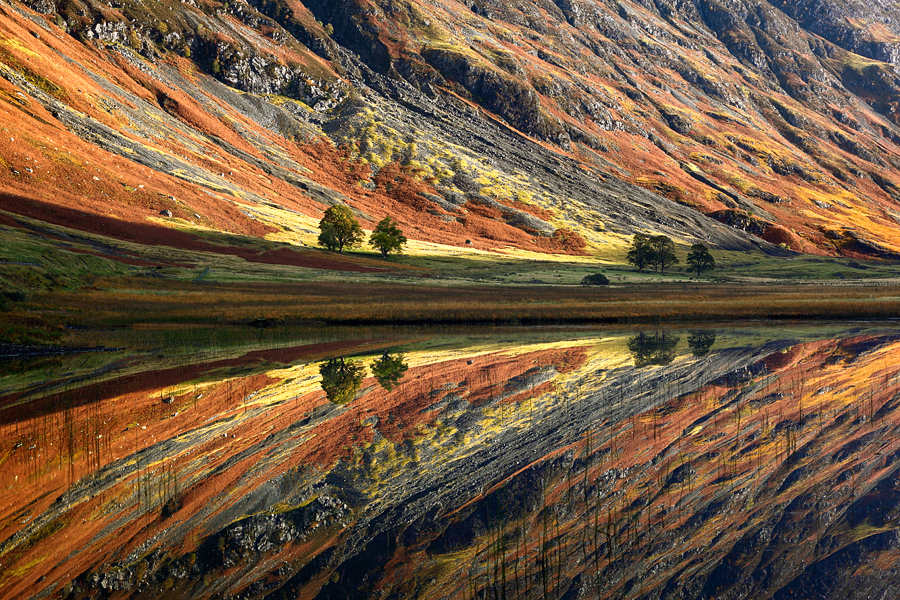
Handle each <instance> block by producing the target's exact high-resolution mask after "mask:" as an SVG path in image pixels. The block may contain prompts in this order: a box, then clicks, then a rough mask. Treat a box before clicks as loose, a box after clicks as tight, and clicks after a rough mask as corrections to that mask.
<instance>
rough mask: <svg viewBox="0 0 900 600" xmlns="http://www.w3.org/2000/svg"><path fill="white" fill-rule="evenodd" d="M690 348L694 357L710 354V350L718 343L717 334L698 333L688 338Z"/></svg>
mask: <svg viewBox="0 0 900 600" xmlns="http://www.w3.org/2000/svg"><path fill="white" fill-rule="evenodd" d="M687 343H688V346H689V347H690V348H691V352H693V353H694V356H696V357H698V358H699V357H701V356H706V355H707V354H709V349H710V348H712V345H713V344H715V343H716V334H714V333H705V332H702V331H697V332H695V333H692V334H691V335H689V336H688V339H687Z"/></svg>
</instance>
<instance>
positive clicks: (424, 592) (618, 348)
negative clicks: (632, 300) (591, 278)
mask: <svg viewBox="0 0 900 600" xmlns="http://www.w3.org/2000/svg"><path fill="white" fill-rule="evenodd" d="M786 334H789V335H786ZM412 337H416V336H412ZM412 337H411V338H410V339H411V341H410V342H408V343H399V344H398V343H397V342H396V341H390V340H388V341H381V342H378V341H373V340H368V341H362V342H360V343H357V344H354V343H352V342H346V343H343V342H342V343H340V344H339V345H336V346H331V347H323V346H321V345H313V346H297V347H293V348H283V349H280V350H279V351H278V352H279V355H278V357H277V360H276V357H275V356H274V355H266V360H260V356H259V355H258V354H254V353H246V354H244V355H242V356H241V357H234V358H230V359H228V360H229V361H234V362H229V363H228V364H224V365H223V364H222V363H221V361H215V360H213V361H209V362H207V363H204V364H203V365H194V366H192V369H191V370H190V371H189V372H188V371H185V372H184V373H183V374H182V376H179V377H173V378H171V379H165V378H161V379H160V380H159V383H160V385H158V386H156V387H153V386H152V385H144V386H135V385H132V384H131V379H130V377H132V375H128V374H125V375H123V376H122V377H120V378H118V379H117V378H115V377H109V376H107V378H106V380H105V381H104V382H103V384H102V385H104V386H106V387H104V388H103V389H104V390H105V391H104V393H102V394H100V393H96V392H94V391H92V390H94V389H95V388H92V387H91V385H90V383H89V382H85V384H84V385H81V386H80V387H79V388H78V389H77V390H72V391H69V392H56V393H54V394H51V395H48V396H45V397H44V398H42V399H41V398H37V399H33V400H29V401H27V402H25V401H22V400H21V399H20V400H19V401H16V402H9V401H6V402H5V403H4V404H3V406H5V407H6V408H5V409H4V410H3V411H2V417H3V421H2V425H0V427H2V433H3V435H2V441H0V456H2V457H3V458H2V461H0V479H2V481H4V482H6V483H5V484H4V488H3V494H2V496H0V499H2V505H0V540H2V541H0V562H2V563H3V565H4V569H3V575H2V576H0V577H2V580H0V597H2V598H18V597H21V596H23V595H32V594H36V593H43V594H44V595H47V596H52V597H70V598H86V597H97V596H98V595H99V596H100V597H122V598H126V597H138V596H140V597H159V598H163V597H185V598H213V597H224V596H237V597H244V598H298V597H304V598H315V597H318V598H339V597H340V598H345V597H351V598H369V597H372V598H374V597H383V596H384V595H388V596H396V597H420V598H448V597H449V598H473V597H474V598H494V597H496V598H501V597H502V598H513V597H515V598H564V597H573V598H574V597H599V598H645V597H646V598H659V597H672V598H676V597H690V598H713V597H715V598H725V597H733V598H756V597H772V596H773V595H775V597H790V594H791V593H795V592H799V591H801V590H802V591H803V593H807V592H808V591H809V590H810V589H815V590H819V591H818V592H816V593H817V594H818V596H821V597H842V596H835V595H834V594H835V593H836V592H835V590H837V589H855V588H857V587H858V588H859V589H866V590H870V591H871V590H881V591H883V592H884V593H887V594H888V595H891V594H890V593H889V592H890V591H892V590H893V588H892V587H891V586H892V585H894V584H893V583H892V582H893V581H897V580H898V579H897V578H896V577H893V578H892V577H891V576H890V575H891V573H893V569H894V565H895V564H897V562H896V561H897V555H896V548H897V542H896V539H895V531H896V526H897V522H896V520H897V518H898V514H900V513H898V510H900V504H898V501H897V500H898V498H896V491H895V489H894V485H893V481H894V479H895V477H897V476H898V475H900V474H898V473H897V469H896V466H895V465H894V459H895V457H896V456H897V454H896V453H897V450H898V444H900V442H897V441H895V438H897V436H896V431H895V422H896V421H897V420H898V418H900V414H898V413H897V410H896V409H897V406H898V403H900V395H898V394H897V392H898V389H897V384H898V381H897V376H898V366H897V365H896V364H895V363H896V361H895V360H893V359H892V357H893V356H896V353H897V351H898V346H900V336H898V335H896V334H894V333H892V332H887V333H885V332H869V331H856V332H852V333H848V334H844V335H835V336H833V337H829V338H827V339H820V338H817V337H816V336H815V335H814V334H811V333H809V332H804V331H801V330H797V331H781V332H778V333H777V334H773V333H771V332H765V331H742V332H735V331H716V332H713V331H700V332H698V331H692V332H670V331H643V332H629V333H626V334H614V333H609V332H602V331H597V332H592V331H588V330H582V331H577V332H568V333H567V332H563V331H559V332H556V333H554V332H546V331H541V332H531V333H526V334H522V335H519V334H514V333H499V332H498V333H496V334H493V335H473V334H471V333H465V332H464V333H455V334H452V335H450V334H448V335H446V336H445V335H443V334H442V335H436V334H433V333H432V334H428V335H423V336H418V338H417V339H416V340H415V341H412ZM266 352H274V350H268V351H266ZM116 382H119V383H120V384H121V392H120V393H118V394H117V393H115V387H116ZM97 385H100V384H97ZM83 394H89V395H92V396H89V397H88V398H85V397H83ZM79 395H82V396H79ZM10 397H13V396H11V395H10V394H8V395H7V396H6V397H5V398H7V400H8V399H9V398H10ZM863 564H878V565H879V570H878V571H874V570H867V569H865V568H861V567H860V565H863ZM823 572H826V573H827V574H828V575H827V577H825V576H823ZM841 586H843V587H841ZM848 586H849V587H848ZM848 597H850V596H848Z"/></svg>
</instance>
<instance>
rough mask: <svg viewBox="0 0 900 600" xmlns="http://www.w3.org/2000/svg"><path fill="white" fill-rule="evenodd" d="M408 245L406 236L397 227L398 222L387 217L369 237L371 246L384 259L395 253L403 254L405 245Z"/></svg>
mask: <svg viewBox="0 0 900 600" xmlns="http://www.w3.org/2000/svg"><path fill="white" fill-rule="evenodd" d="M404 244H406V236H405V235H403V232H402V231H400V228H399V227H397V221H395V220H393V219H392V218H390V217H385V218H383V219H382V220H381V221H379V222H378V225H376V226H375V229H374V230H373V231H372V235H371V236H369V245H370V246H372V247H373V248H375V249H376V250H378V251H379V252H381V256H382V257H383V258H387V255H388V254H390V253H391V252H393V251H395V250H396V251H397V253H398V254H399V253H400V252H403V245H404Z"/></svg>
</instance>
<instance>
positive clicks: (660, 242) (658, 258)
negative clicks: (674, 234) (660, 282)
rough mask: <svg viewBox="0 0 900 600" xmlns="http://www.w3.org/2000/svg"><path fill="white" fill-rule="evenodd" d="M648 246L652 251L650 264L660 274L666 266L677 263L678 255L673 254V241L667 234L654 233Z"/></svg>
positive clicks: (664, 270)
mask: <svg viewBox="0 0 900 600" xmlns="http://www.w3.org/2000/svg"><path fill="white" fill-rule="evenodd" d="M650 248H651V250H652V252H653V258H652V260H651V264H652V265H653V268H654V269H655V270H657V271H659V272H660V274H664V273H665V272H666V267H669V266H672V265H677V264H678V257H677V256H675V242H673V241H672V238H670V237H669V236H667V235H654V236H653V237H652V238H650Z"/></svg>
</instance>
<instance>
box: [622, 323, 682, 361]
mask: <svg viewBox="0 0 900 600" xmlns="http://www.w3.org/2000/svg"><path fill="white" fill-rule="evenodd" d="M679 339H681V338H678V337H676V336H673V335H670V334H667V333H663V332H659V331H657V332H656V333H654V334H652V335H650V334H646V333H643V332H641V333H639V334H637V335H636V336H634V337H632V338H629V339H628V349H629V350H630V351H631V354H632V356H633V357H634V366H635V367H637V368H641V367H646V366H649V365H660V366H664V365H667V364H669V363H670V362H672V361H673V360H675V348H676V346H678V340H679Z"/></svg>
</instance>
